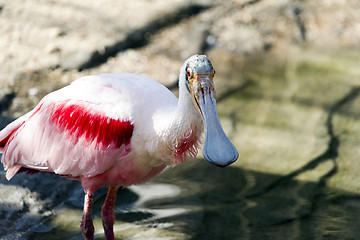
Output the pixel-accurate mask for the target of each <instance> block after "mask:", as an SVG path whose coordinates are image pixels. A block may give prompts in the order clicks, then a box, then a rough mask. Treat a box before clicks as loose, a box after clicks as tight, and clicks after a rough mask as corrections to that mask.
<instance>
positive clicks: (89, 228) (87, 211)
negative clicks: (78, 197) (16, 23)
mask: <svg viewBox="0 0 360 240" xmlns="http://www.w3.org/2000/svg"><path fill="white" fill-rule="evenodd" d="M92 200H93V193H92V192H86V193H85V200H84V211H83V216H82V219H81V223H80V228H81V231H82V233H83V236H84V239H86V240H93V239H94V225H93V222H92V218H91V205H92Z"/></svg>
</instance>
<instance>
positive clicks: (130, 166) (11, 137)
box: [0, 54, 239, 240]
mask: <svg viewBox="0 0 360 240" xmlns="http://www.w3.org/2000/svg"><path fill="white" fill-rule="evenodd" d="M214 75H215V70H214V67H213V65H212V63H211V62H210V60H209V58H208V57H207V56H206V55H198V54H196V55H193V56H191V57H189V58H188V59H187V60H186V61H185V62H184V64H183V65H182V67H181V68H180V74H179V83H178V85H179V98H177V97H176V96H175V95H174V94H173V93H172V92H171V91H170V90H169V89H168V88H166V87H165V86H164V85H162V84H160V83H159V82H157V81H155V80H152V79H150V78H147V77H145V76H141V75H137V74H133V73H103V74H98V75H90V76H85V77H81V78H79V79H77V80H75V81H73V82H72V83H71V84H69V85H67V86H65V87H63V88H61V89H59V90H56V91H54V92H51V93H49V94H48V95H46V96H45V97H44V98H42V99H41V100H40V101H39V103H38V104H37V106H36V107H35V108H34V109H33V110H31V111H30V112H28V113H27V114H25V115H23V116H22V117H19V118H18V119H16V120H14V121H13V122H11V123H10V124H9V125H7V126H6V127H5V128H4V129H3V130H1V131H0V153H2V158H1V162H2V164H3V165H4V169H5V170H6V178H7V179H8V180H10V179H11V178H12V177H14V175H15V174H17V173H19V172H24V171H25V172H26V171H30V172H39V171H41V172H50V173H54V174H56V175H59V176H61V177H65V178H68V179H75V180H78V181H80V182H81V185H82V187H83V190H84V195H85V196H84V208H83V215H82V219H81V222H80V228H81V231H82V235H83V237H84V239H87V240H91V239H93V238H94V226H93V222H92V216H91V209H92V200H93V195H94V193H95V191H96V190H98V189H99V188H103V187H107V188H108V192H107V196H106V199H105V201H104V204H103V205H102V208H101V218H102V223H103V228H104V234H105V237H106V239H114V232H113V225H114V222H115V214H114V205H115V199H116V195H117V191H118V189H119V188H120V187H128V186H130V185H133V184H141V183H144V182H146V181H148V180H150V179H151V178H153V177H154V176H156V175H158V174H159V173H160V172H162V171H163V170H164V169H165V168H167V167H169V166H170V167H171V166H175V165H178V164H182V163H184V162H185V161H186V160H187V159H188V158H195V157H196V156H197V153H198V149H199V148H200V145H201V142H202V140H204V144H203V156H204V158H205V159H206V160H207V161H209V162H210V163H212V164H214V165H216V166H219V167H226V166H228V165H230V164H231V163H233V162H235V161H236V160H237V158H238V156H239V153H238V151H237V150H236V148H235V147H234V145H233V144H232V143H231V141H230V140H229V138H228V137H227V136H226V134H225V133H224V130H223V129H222V127H221V124H220V121H219V117H218V113H217V106H216V94H215V89H214ZM203 135H205V136H204V137H203Z"/></svg>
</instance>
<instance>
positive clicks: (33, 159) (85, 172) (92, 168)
mask: <svg viewBox="0 0 360 240" xmlns="http://www.w3.org/2000/svg"><path fill="white" fill-rule="evenodd" d="M70 86H71V85H70ZM75 86H76V84H75ZM94 89H95V90H94V91H96V92H94V91H92V90H86V91H87V93H78V94H77V95H76V96H77V97H71V96H73V95H74V94H73V93H74V92H76V91H83V92H84V91H85V89H76V88H75V89H74V87H69V88H63V89H61V90H59V91H57V92H53V93H52V94H49V95H48V96H46V97H45V98H44V99H43V100H42V101H41V102H40V103H39V104H38V106H37V107H36V108H35V109H34V110H33V111H32V112H31V113H29V114H27V118H26V119H22V120H19V121H17V124H12V125H9V127H8V129H4V130H3V131H2V132H1V133H3V132H4V134H2V135H4V136H2V140H1V139H0V143H1V144H2V145H4V153H3V156H2V162H3V164H4V166H5V168H6V169H7V170H8V171H7V178H8V179H10V178H11V177H12V176H13V175H15V174H16V172H17V171H18V170H19V169H20V168H21V167H25V168H30V169H35V170H40V171H49V172H54V173H56V174H59V175H67V176H70V177H79V176H86V177H91V176H95V175H97V174H100V173H103V172H105V171H106V170H108V169H109V168H111V167H112V166H113V165H114V164H116V161H119V159H120V160H121V158H122V157H124V156H125V155H126V154H127V153H128V152H129V151H130V145H131V144H130V142H131V137H132V134H133V129H134V125H133V122H132V120H131V116H130V115H131V114H126V113H125V112H126V111H122V112H121V110H119V111H117V110H114V109H112V111H108V110H106V109H107V108H110V109H111V108H113V106H107V105H108V103H109V102H113V101H114V99H112V98H116V96H115V97H114V96H113V95H116V94H117V93H116V91H114V90H113V89H112V88H111V87H109V86H106V87H104V86H101V85H99V86H97V87H95V88H94ZM86 91H85V92H86ZM86 94H87V95H89V97H88V98H86V97H81V96H85V95H86ZM93 94H98V96H99V97H98V98H96V97H94V96H93ZM79 95H80V97H79ZM104 96H106V98H107V99H110V100H111V101H110V100H108V101H103V100H101V101H100V100H99V101H96V100H95V99H99V98H104ZM117 100H119V99H117ZM115 104H117V105H119V102H116V99H115ZM117 109H122V108H121V104H120V107H119V106H118V107H117ZM127 111H128V110H127ZM116 115H117V116H118V117H116ZM126 115H128V116H126ZM5 132H6V133H7V134H8V135H7V136H5ZM0 137H1V134H0ZM5 143H6V144H5Z"/></svg>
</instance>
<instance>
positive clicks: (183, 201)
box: [0, 160, 360, 240]
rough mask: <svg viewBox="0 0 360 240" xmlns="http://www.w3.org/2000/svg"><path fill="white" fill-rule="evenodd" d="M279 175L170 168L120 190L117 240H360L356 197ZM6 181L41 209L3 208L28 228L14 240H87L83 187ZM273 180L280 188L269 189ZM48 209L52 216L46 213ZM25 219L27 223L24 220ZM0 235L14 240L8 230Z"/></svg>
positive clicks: (50, 180) (202, 166) (44, 180)
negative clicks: (83, 224)
mask: <svg viewBox="0 0 360 240" xmlns="http://www.w3.org/2000/svg"><path fill="white" fill-rule="evenodd" d="M282 177H283V176H279V175H274V174H268V173H261V172H255V171H251V170H246V169H242V168H239V167H228V168H225V169H220V168H216V167H214V166H212V165H210V164H208V163H207V162H205V160H198V161H194V162H189V163H188V164H185V165H183V166H179V167H176V168H173V169H168V170H167V171H165V172H164V173H163V174H161V175H160V176H158V177H157V178H155V179H154V180H153V181H151V182H150V183H148V184H145V185H139V186H134V187H130V188H129V189H123V190H121V191H119V193H118V197H117V202H116V209H115V212H116V224H115V232H116V237H117V239H148V238H151V239H193V240H195V239H357V238H358V237H359V236H360V229H359V228H358V227H357V222H358V221H357V218H358V216H359V213H360V196H359V195H358V194H354V193H350V192H344V191H341V190H338V189H327V188H322V187H321V186H319V183H318V182H309V181H299V180H296V179H287V181H278V180H279V178H282ZM5 181H6V180H4V179H2V180H1V182H0V186H1V185H4V184H6V185H8V186H16V187H19V189H20V188H26V189H29V190H30V192H35V193H36V194H37V196H36V197H35V198H37V201H39V202H40V203H41V204H43V207H42V208H41V209H40V210H39V211H37V212H36V211H35V212H33V213H34V214H33V215H31V214H28V213H29V212H31V211H29V210H28V209H23V210H21V211H20V210H19V209H17V208H16V207H15V206H14V208H10V207H9V206H8V207H9V208H8V212H7V213H6V212H4V211H5V210H4V209H1V211H2V217H3V219H2V220H1V221H4V222H6V223H8V224H9V223H10V222H11V221H13V223H14V224H19V223H20V222H22V223H26V224H23V225H18V226H9V227H8V229H12V230H13V231H15V232H16V233H17V236H21V237H20V238H17V239H73V240H74V239H82V237H81V233H80V229H79V221H80V218H81V214H82V201H83V193H82V189H81V186H80V184H79V183H78V182H76V181H70V180H65V179H63V178H60V177H57V176H55V175H51V174H35V175H31V176H25V175H24V174H20V175H19V176H17V177H15V178H14V180H12V181H10V182H5ZM273 182H278V185H276V186H273V187H272V188H271V189H270V190H268V191H264V189H267V186H269V185H271V184H272V183H273ZM258 192H260V194H254V193H258ZM29 194H30V193H29ZM25 196H30V197H31V194H30V195H26V194H25ZM105 196H106V189H101V190H99V191H98V192H97V195H96V196H95V201H94V208H93V216H94V224H95V228H96V230H97V231H96V239H104V237H103V233H102V226H101V220H100V209H101V204H102V203H103V200H104V198H105ZM25 202H26V201H25ZM25 204H26V203H25ZM34 205H35V204H34ZM51 208H54V209H55V210H54V212H53V211H51ZM46 211H50V212H51V214H50V213H48V214H44V213H45V212H46ZM14 212H15V213H14ZM27 214H28V215H27ZM21 215H23V216H27V218H26V217H23V219H22V221H19V219H17V218H20V216H21ZM29 223H32V224H33V225H32V224H29ZM1 225H3V224H1ZM0 236H1V239H16V238H14V237H13V236H14V235H11V234H9V232H6V233H4V232H2V233H0Z"/></svg>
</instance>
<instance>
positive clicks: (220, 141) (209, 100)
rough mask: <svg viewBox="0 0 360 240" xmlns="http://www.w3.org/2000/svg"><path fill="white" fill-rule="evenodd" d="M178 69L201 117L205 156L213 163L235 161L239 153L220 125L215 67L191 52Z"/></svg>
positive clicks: (224, 163)
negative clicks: (215, 87) (215, 86)
mask: <svg viewBox="0 0 360 240" xmlns="http://www.w3.org/2000/svg"><path fill="white" fill-rule="evenodd" d="M181 71H182V73H181V76H183V79H184V80H185V86H186V90H187V91H188V92H189V94H190V95H191V98H192V101H193V103H194V106H195V108H196V110H197V111H198V112H199V113H200V115H201V116H202V118H203V120H204V128H205V129H204V130H205V143H204V148H203V154H204V157H205V159H206V160H208V161H209V162H211V163H213V164H215V165H216V166H219V167H226V166H227V165H229V164H231V163H233V162H235V161H236V159H237V158H238V156H239V154H238V151H237V150H236V149H235V147H234V145H233V144H232V143H231V142H230V140H229V139H228V138H227V136H226V135H225V133H224V131H223V129H222V127H221V125H220V121H219V117H218V114H217V109H216V100H215V89H214V82H213V79H214V76H215V70H214V68H213V66H212V64H211V62H210V60H209V59H208V58H207V57H206V56H205V55H193V56H191V57H190V58H188V59H187V60H186V61H185V63H184V66H183V68H182V70H181Z"/></svg>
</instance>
